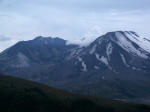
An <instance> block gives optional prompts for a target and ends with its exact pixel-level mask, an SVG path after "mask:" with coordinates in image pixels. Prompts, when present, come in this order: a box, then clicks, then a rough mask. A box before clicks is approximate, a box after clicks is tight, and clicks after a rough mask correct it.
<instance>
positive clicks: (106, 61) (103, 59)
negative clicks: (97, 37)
mask: <svg viewBox="0 0 150 112" xmlns="http://www.w3.org/2000/svg"><path fill="white" fill-rule="evenodd" d="M95 56H96V58H97V59H98V60H99V61H101V62H102V63H104V64H105V65H109V63H108V60H107V58H105V57H104V56H102V57H101V58H100V56H99V54H97V53H95Z"/></svg>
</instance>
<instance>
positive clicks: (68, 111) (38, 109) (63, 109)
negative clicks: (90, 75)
mask: <svg viewBox="0 0 150 112" xmlns="http://www.w3.org/2000/svg"><path fill="white" fill-rule="evenodd" d="M0 99H1V101H0V107H1V108H0V111H4V112H27V111H29V112H51V111H52V112H149V111H150V106H149V105H143V104H134V103H127V102H120V101H117V100H110V99H105V98H99V97H91V96H84V95H77V94H71V93H68V92H65V91H61V90H58V89H54V88H51V87H48V86H45V85H42V84H39V83H35V82H31V81H26V80H23V79H19V78H14V77H8V76H3V75H1V76H0Z"/></svg>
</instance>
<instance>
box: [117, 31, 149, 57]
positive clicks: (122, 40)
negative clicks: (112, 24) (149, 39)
mask: <svg viewBox="0 0 150 112" xmlns="http://www.w3.org/2000/svg"><path fill="white" fill-rule="evenodd" d="M115 35H116V37H117V39H118V42H117V43H118V45H119V46H121V47H122V48H123V49H124V50H126V51H127V52H129V53H132V54H133V55H137V56H140V57H142V58H145V59H147V58H148V56H147V55H146V54H145V53H143V52H141V51H140V50H138V49H136V48H135V47H134V46H133V45H132V43H131V42H130V41H129V40H127V38H126V37H125V36H124V35H123V34H121V33H120V32H116V33H115Z"/></svg>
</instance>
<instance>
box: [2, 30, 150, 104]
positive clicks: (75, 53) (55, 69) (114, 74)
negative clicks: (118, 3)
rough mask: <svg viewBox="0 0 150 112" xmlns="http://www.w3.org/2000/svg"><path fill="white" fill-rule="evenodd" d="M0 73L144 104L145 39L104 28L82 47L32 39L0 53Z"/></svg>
mask: <svg viewBox="0 0 150 112" xmlns="http://www.w3.org/2000/svg"><path fill="white" fill-rule="evenodd" d="M0 66H1V68H0V72H1V73H3V74H11V75H12V76H17V77H21V78H25V79H28V80H33V81H37V82H41V83H44V84H48V85H51V86H53V87H57V88H61V89H64V90H67V91H71V92H74V93H83V94H89V95H95V96H105V97H109V98H113V99H120V100H132V101H141V102H150V95H149V93H150V87H149V85H150V75H149V74H150V41H149V40H148V39H146V38H142V37H140V36H138V34H137V33H135V32H133V31H116V32H109V33H107V34H105V35H102V36H100V37H98V38H97V39H96V40H95V41H94V42H92V43H91V44H90V45H88V46H86V47H80V46H78V45H74V44H67V41H66V40H63V39H60V38H51V37H47V38H45V37H41V36H40V37H37V38H35V39H34V40H30V41H22V42H18V43H17V44H15V45H14V46H12V47H10V48H8V49H6V50H5V51H3V52H2V53H1V54H0Z"/></svg>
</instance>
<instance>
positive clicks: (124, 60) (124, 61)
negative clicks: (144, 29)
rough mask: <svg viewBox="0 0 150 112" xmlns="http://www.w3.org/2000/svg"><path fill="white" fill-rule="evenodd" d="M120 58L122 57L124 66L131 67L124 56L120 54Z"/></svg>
mask: <svg viewBox="0 0 150 112" xmlns="http://www.w3.org/2000/svg"><path fill="white" fill-rule="evenodd" d="M120 56H121V59H122V61H123V63H124V65H125V66H126V67H129V65H128V64H127V62H126V59H125V57H124V55H123V54H121V53H120Z"/></svg>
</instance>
